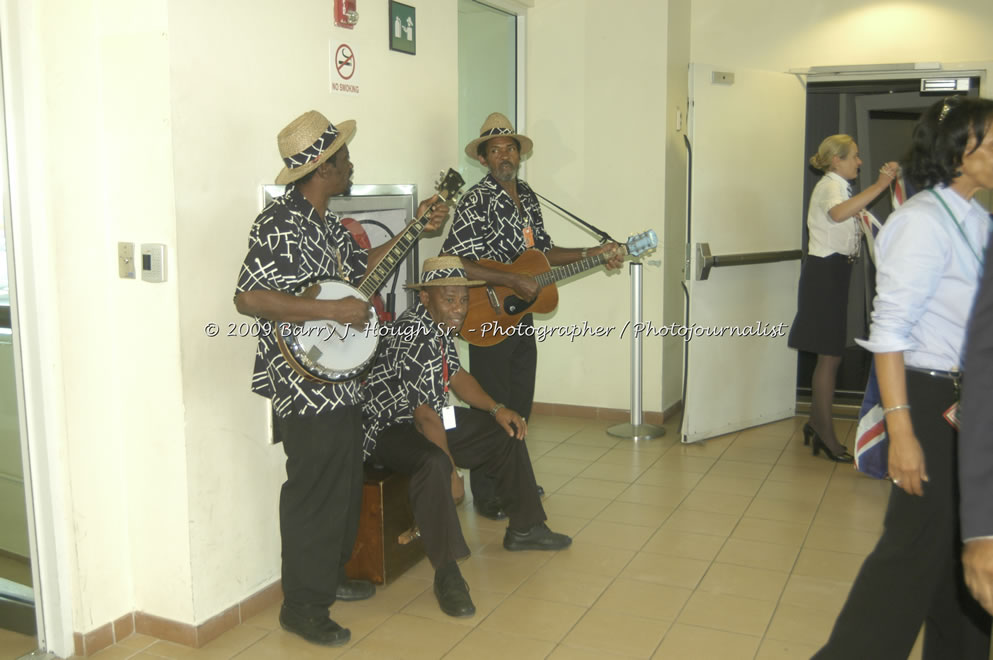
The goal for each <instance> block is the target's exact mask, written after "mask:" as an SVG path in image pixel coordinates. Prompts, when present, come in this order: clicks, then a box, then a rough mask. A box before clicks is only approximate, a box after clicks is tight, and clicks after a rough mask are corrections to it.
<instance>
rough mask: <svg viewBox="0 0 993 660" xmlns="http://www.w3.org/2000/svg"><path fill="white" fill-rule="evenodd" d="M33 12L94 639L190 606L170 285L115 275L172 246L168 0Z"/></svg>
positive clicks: (82, 598)
mask: <svg viewBox="0 0 993 660" xmlns="http://www.w3.org/2000/svg"><path fill="white" fill-rule="evenodd" d="M33 9H34V10H35V11H36V12H37V16H38V24H39V27H40V32H41V34H42V37H41V39H40V43H41V49H42V52H41V53H40V54H39V55H40V58H41V61H42V64H41V68H42V74H43V83H42V84H43V95H42V96H40V97H38V98H34V99H31V101H32V102H33V103H34V104H35V109H36V110H37V111H38V112H39V113H40V114H41V115H42V116H43V117H44V119H43V122H42V125H43V127H44V132H43V135H42V139H43V141H44V143H43V144H34V145H32V149H31V150H30V152H29V153H28V154H27V157H28V158H29V159H30V160H31V161H33V162H34V164H35V165H38V164H39V163H40V164H41V167H40V168H38V171H40V172H42V173H43V174H44V179H43V186H44V188H43V190H44V196H43V198H42V199H38V200H34V203H35V204H37V206H39V207H43V210H42V211H40V212H39V215H40V216H41V215H43V216H44V217H45V220H46V221H47V222H48V223H49V224H50V227H51V235H52V237H53V248H54V249H53V252H54V254H55V259H54V260H53V261H51V262H50V263H36V264H34V267H35V268H38V269H50V270H52V271H54V272H55V274H56V275H55V277H56V286H57V296H58V297H57V299H56V300H43V301H39V302H40V304H42V305H44V306H46V307H48V306H52V307H55V308H57V310H58V312H57V315H58V317H59V318H61V319H62V322H61V323H60V324H59V325H58V326H57V328H58V330H57V331H58V333H59V337H60V340H61V354H62V361H61V363H57V364H55V365H54V367H55V370H56V372H57V377H60V378H61V383H62V390H63V392H64V400H65V408H64V414H65V419H66V428H67V436H66V438H65V452H66V459H67V463H68V465H67V471H68V479H69V485H68V489H69V492H70V496H71V516H72V526H73V532H74V535H73V541H72V543H71V548H72V553H73V558H72V560H71V561H72V566H73V568H74V569H75V571H76V572H75V576H74V577H75V582H76V588H77V589H76V592H75V597H74V599H73V601H74V602H73V620H74V626H73V627H74V629H75V630H78V631H87V630H89V629H91V628H93V627H96V626H99V625H102V624H104V623H106V622H107V621H109V620H111V619H113V618H116V617H118V616H120V615H121V614H123V613H125V612H128V611H131V610H133V609H135V607H136V606H140V605H139V603H144V602H151V601H154V602H155V603H156V606H157V609H158V612H160V613H161V614H162V615H163V616H178V615H180V614H182V613H183V612H188V611H189V609H190V607H189V595H188V594H189V591H190V570H189V550H188V534H187V533H186V523H185V521H186V518H187V516H186V503H185V491H186V487H185V480H186V477H185V457H184V449H183V420H182V408H181V399H180V395H181V392H180V390H179V387H178V385H179V363H178V355H179V337H178V334H177V332H176V328H177V326H178V323H177V309H176V282H175V279H173V280H171V281H170V282H169V283H167V284H164V285H154V286H153V285H150V284H144V283H141V282H140V281H134V280H121V279H118V277H117V264H116V251H117V248H116V243H117V241H119V240H127V241H136V242H137V241H159V242H165V243H167V244H169V245H170V246H172V245H174V244H175V241H174V238H173V234H174V214H173V209H172V182H171V167H172V157H171V152H170V136H169V130H168V123H169V102H168V98H169V63H168V41H167V39H166V20H165V19H166V16H165V2H164V1H162V2H145V3H130V2H124V1H118V0H100V1H96V0H84V1H80V2H76V1H64V2H62V1H51V2H46V3H39V4H37V5H34V6H33ZM36 210H37V209H36ZM16 220H17V219H15V222H16ZM19 256H23V255H15V257H19ZM166 577H168V580H166V579H164V578H166ZM183 594H186V596H185V600H186V602H185V603H184V602H183V600H184V595H183Z"/></svg>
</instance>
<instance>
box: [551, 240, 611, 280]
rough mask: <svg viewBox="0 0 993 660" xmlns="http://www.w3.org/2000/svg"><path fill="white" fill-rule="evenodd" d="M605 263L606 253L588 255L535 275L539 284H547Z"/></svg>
mask: <svg viewBox="0 0 993 660" xmlns="http://www.w3.org/2000/svg"><path fill="white" fill-rule="evenodd" d="M622 247H623V246H622ZM605 263H607V256H606V255H604V254H598V255H596V256H593V257H586V258H585V259H580V260H579V261H574V262H572V263H571V264H566V265H565V266H556V267H554V268H552V269H550V270H549V271H548V272H545V273H541V274H540V275H535V278H534V279H536V280H537V281H538V284H539V285H541V286H546V285H548V284H552V283H553V282H558V281H559V280H563V279H565V278H567V277H572V276H573V275H579V274H580V273H584V272H586V271H588V270H590V269H591V268H596V267H597V266H600V265H602V264H605Z"/></svg>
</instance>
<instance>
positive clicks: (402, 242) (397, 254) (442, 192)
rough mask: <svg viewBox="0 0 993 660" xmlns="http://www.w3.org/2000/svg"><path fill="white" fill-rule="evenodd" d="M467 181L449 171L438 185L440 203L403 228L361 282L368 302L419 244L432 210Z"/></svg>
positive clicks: (430, 207)
mask: <svg viewBox="0 0 993 660" xmlns="http://www.w3.org/2000/svg"><path fill="white" fill-rule="evenodd" d="M464 183H465V181H464V180H463V179H462V177H461V176H460V175H459V173H458V172H456V171H455V170H453V169H449V170H448V172H447V173H445V175H444V177H443V178H442V180H441V182H440V183H439V184H438V198H439V200H440V201H438V202H435V204H432V205H431V206H429V207H428V208H427V209H425V211H424V213H422V214H421V215H420V216H419V217H417V218H415V219H414V220H413V221H412V222H411V223H410V224H408V225H407V226H406V227H404V228H403V231H401V232H400V235H399V236H398V237H397V238H396V240H395V241H394V242H393V245H391V246H390V249H389V250H387V251H386V254H385V255H383V258H382V259H380V260H379V262H377V263H376V265H375V266H373V267H372V269H370V270H369V271H368V272H367V273H366V275H365V277H363V278H362V281H360V282H359V285H358V289H359V292H360V293H361V294H362V295H363V296H364V297H365V299H366V300H369V299H371V298H372V296H373V294H375V293H376V291H378V290H379V288H380V287H381V286H383V282H385V281H386V278H387V277H389V275H390V273H392V272H393V269H394V268H396V267H397V266H399V265H400V262H402V261H403V260H404V258H406V256H407V253H408V252H410V250H411V249H412V248H413V247H414V245H415V244H416V243H417V239H418V238H420V237H421V234H422V233H423V232H424V228H425V227H427V225H428V215H429V214H430V213H431V209H433V208H434V207H435V205H436V204H447V203H449V201H450V200H451V199H452V198H453V197H455V195H457V194H458V192H459V190H460V189H461V188H462V185H463V184H464Z"/></svg>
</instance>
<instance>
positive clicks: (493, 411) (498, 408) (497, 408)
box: [490, 403, 507, 417]
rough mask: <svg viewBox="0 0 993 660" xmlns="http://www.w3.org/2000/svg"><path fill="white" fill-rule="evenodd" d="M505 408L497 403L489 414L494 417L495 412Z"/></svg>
mask: <svg viewBox="0 0 993 660" xmlns="http://www.w3.org/2000/svg"><path fill="white" fill-rule="evenodd" d="M506 407H507V406H505V405H503V404H502V403H498V404H496V405H495V406H493V407H492V408H490V414H491V415H493V416H494V417H496V414H497V411H498V410H500V409H501V408H506Z"/></svg>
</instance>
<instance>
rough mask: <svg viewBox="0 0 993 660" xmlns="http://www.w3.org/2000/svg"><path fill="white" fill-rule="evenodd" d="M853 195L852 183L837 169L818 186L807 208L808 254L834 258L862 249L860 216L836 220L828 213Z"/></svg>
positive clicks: (815, 187) (825, 176) (822, 179)
mask: <svg viewBox="0 0 993 660" xmlns="http://www.w3.org/2000/svg"><path fill="white" fill-rule="evenodd" d="M851 196H852V191H851V189H850V188H849V187H848V182H847V181H845V179H844V178H842V177H841V176H840V175H838V174H835V173H834V172H828V173H826V174H825V175H824V176H823V177H821V180H820V181H818V182H817V185H816V186H814V191H813V192H812V193H811V194H810V207H809V208H808V209H807V230H808V232H809V235H810V240H809V242H808V244H807V253H808V254H812V255H813V256H815V257H830V256H831V255H832V254H845V255H849V254H855V253H856V252H857V251H858V246H859V239H860V238H861V236H860V234H859V229H858V226H857V224H856V223H857V220H856V218H854V217H851V218H848V219H847V220H843V221H842V222H835V221H834V220H832V219H831V216H829V215H828V211H830V210H831V209H832V208H833V207H835V206H837V205H838V204H841V203H842V202H844V201H845V200H846V199H848V198H850V197H851Z"/></svg>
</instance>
